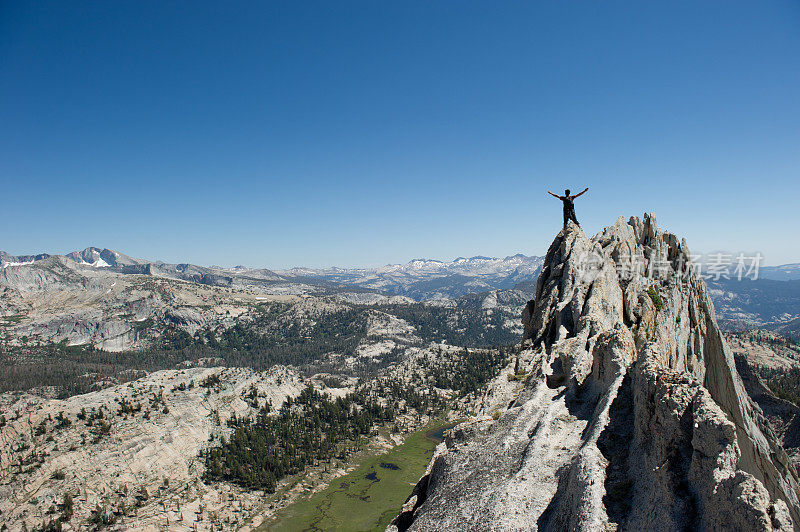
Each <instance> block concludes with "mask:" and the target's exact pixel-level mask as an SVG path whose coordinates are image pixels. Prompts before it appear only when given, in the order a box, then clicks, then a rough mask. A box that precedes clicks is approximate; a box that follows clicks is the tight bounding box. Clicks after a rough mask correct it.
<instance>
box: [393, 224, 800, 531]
mask: <svg viewBox="0 0 800 532" xmlns="http://www.w3.org/2000/svg"><path fill="white" fill-rule="evenodd" d="M523 326H524V334H523V350H522V351H521V353H520V359H521V361H522V363H523V367H525V368H526V369H527V377H526V378H525V379H524V382H523V383H522V384H519V385H518V386H517V387H516V389H514V390H513V400H512V401H511V402H510V404H509V405H508V407H507V408H505V409H504V411H502V412H500V410H503V409H499V410H496V411H495V412H489V411H486V412H483V414H484V416H483V417H479V418H478V420H477V421H473V422H467V423H463V424H461V425H459V426H458V427H456V428H455V429H454V430H453V431H452V432H451V435H450V436H449V437H448V438H447V440H446V441H445V443H443V444H442V445H440V446H439V448H437V452H436V454H435V456H434V458H433V460H432V461H431V464H430V466H429V468H428V472H427V474H426V476H425V477H423V479H422V481H421V482H420V484H419V485H418V486H417V488H416V489H415V494H414V495H413V496H412V498H410V499H409V501H408V502H407V504H406V506H405V507H404V512H403V513H402V514H401V515H400V516H399V517H398V518H397V519H396V520H395V522H394V525H392V526H390V528H392V527H395V528H399V529H406V528H410V529H412V530H443V529H449V528H453V527H460V528H465V527H466V528H468V529H481V530H604V529H605V530H613V529H618V528H621V529H626V530H675V529H699V530H704V529H706V530H721V529H725V530H740V529H750V530H792V529H793V527H796V525H797V524H800V504H798V495H797V493H798V480H797V475H796V472H795V470H794V468H793V467H791V466H790V465H789V460H788V457H787V455H786V453H785V452H784V451H783V449H782V448H781V447H780V445H779V444H778V443H777V440H776V439H775V437H774V436H773V435H772V433H771V431H770V429H769V427H768V426H767V424H766V422H765V420H764V418H763V416H762V414H761V412H760V410H759V409H758V407H757V406H755V405H754V404H753V402H752V401H751V400H750V399H749V397H748V396H747V394H746V392H745V390H744V386H743V384H742V381H741V378H740V377H739V375H738V373H737V372H736V368H735V365H734V361H733V356H732V354H731V352H730V350H729V349H728V347H727V345H726V344H725V342H724V340H723V338H722V335H721V333H720V330H719V327H718V326H717V322H716V318H715V316H714V308H713V305H712V303H711V300H710V298H709V296H708V292H707V290H706V287H705V283H704V282H703V280H702V278H701V277H700V276H699V275H698V274H697V273H696V272H695V271H694V270H693V269H692V268H691V265H690V263H689V252H688V249H687V246H686V242H685V241H681V242H679V241H678V238H677V237H676V236H675V235H673V234H670V233H666V232H663V231H661V230H659V229H658V227H657V225H656V220H655V216H653V215H652V214H651V215H645V216H644V217H643V218H642V219H639V218H636V217H632V218H631V219H630V220H628V221H625V220H624V219H623V218H622V217H620V218H619V219H618V220H617V221H616V223H615V224H614V225H612V226H610V227H607V228H605V229H604V230H603V231H601V232H600V233H599V234H597V235H596V236H594V237H593V238H591V239H589V238H587V237H586V235H585V234H584V232H583V230H582V229H581V228H580V226H577V225H575V224H572V223H570V224H569V225H567V226H566V227H565V228H564V229H563V230H562V231H561V232H560V233H559V234H558V236H556V238H555V240H554V241H553V243H552V245H551V246H550V248H549V250H548V252H547V256H546V259H545V262H544V265H543V267H542V272H541V275H540V276H539V279H538V282H537V287H536V296H535V299H534V300H533V301H531V302H529V303H528V305H527V306H526V307H525V310H524V311H523ZM503 379H506V375H505V374H503V375H501V376H500V380H503ZM500 388H501V387H500V386H499V385H498V386H497V387H496V388H495V389H500ZM486 404H492V402H491V401H490V400H487V401H486ZM493 413H494V414H495V415H494V416H492V415H491V414H493ZM498 413H501V414H502V415H500V416H499V419H497V420H496V421H495V420H494V419H493V418H494V417H497V414H498ZM793 523H794V525H793Z"/></svg>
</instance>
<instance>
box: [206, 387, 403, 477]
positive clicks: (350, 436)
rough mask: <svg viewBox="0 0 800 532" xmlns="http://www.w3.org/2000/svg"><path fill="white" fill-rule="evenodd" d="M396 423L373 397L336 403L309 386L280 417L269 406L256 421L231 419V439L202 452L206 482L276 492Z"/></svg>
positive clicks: (340, 399) (352, 397)
mask: <svg viewBox="0 0 800 532" xmlns="http://www.w3.org/2000/svg"><path fill="white" fill-rule="evenodd" d="M393 418H394V409H393V408H391V407H383V406H381V405H380V404H378V402H377V401H375V400H374V399H372V398H370V397H369V396H366V395H362V394H348V395H347V396H345V397H338V398H335V399H332V398H330V397H328V396H327V395H323V394H321V393H319V392H318V391H317V390H315V389H314V387H313V386H308V387H306V388H305V389H304V390H303V391H302V392H301V393H300V395H299V396H298V397H297V398H295V399H291V398H288V399H287V400H286V402H285V403H284V404H283V405H282V406H281V409H280V411H279V412H278V414H277V415H270V408H269V406H268V405H267V406H265V407H264V408H263V409H262V410H261V412H260V413H259V415H258V416H257V418H256V419H255V420H253V421H248V420H238V419H236V418H233V419H232V424H233V425H234V426H235V428H234V431H233V433H232V434H231V435H230V438H224V439H223V441H222V442H221V444H220V445H219V446H218V447H213V448H210V449H208V450H206V451H204V454H203V458H204V459H205V464H206V478H207V479H209V480H227V481H230V482H234V483H237V484H240V485H242V486H245V487H247V488H250V489H263V490H266V491H268V492H272V491H274V490H275V484H276V482H277V481H278V480H280V479H281V478H282V477H284V476H286V475H292V474H294V473H298V472H300V471H302V470H303V469H304V468H305V467H306V466H308V465H310V464H314V463H316V462H319V461H320V460H328V459H331V458H333V457H335V456H339V455H341V453H342V452H343V451H342V445H341V444H342V443H343V442H347V441H355V440H357V439H358V438H359V437H360V436H362V435H365V434H369V433H370V431H371V430H372V427H373V426H374V425H375V424H379V423H384V422H386V421H389V420H391V419H393ZM342 457H343V456H342Z"/></svg>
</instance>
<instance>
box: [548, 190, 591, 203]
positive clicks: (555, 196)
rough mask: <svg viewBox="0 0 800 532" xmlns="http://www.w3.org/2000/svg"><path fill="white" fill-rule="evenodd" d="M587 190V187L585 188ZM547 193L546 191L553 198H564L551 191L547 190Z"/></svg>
mask: <svg viewBox="0 0 800 532" xmlns="http://www.w3.org/2000/svg"><path fill="white" fill-rule="evenodd" d="M587 190H588V189H587ZM584 192H585V191H584ZM547 193H548V194H550V195H551V196H553V197H554V198H558V199H560V200H563V199H564V198H562V197H561V196H559V195H557V194H553V193H552V192H550V191H549V190H548V191H547ZM581 194H583V192H581Z"/></svg>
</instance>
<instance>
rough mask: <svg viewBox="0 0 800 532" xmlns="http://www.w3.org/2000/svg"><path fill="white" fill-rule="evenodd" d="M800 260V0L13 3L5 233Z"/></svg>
mask: <svg viewBox="0 0 800 532" xmlns="http://www.w3.org/2000/svg"><path fill="white" fill-rule="evenodd" d="M585 186H589V187H590V191H589V193H588V194H587V195H586V196H584V197H582V198H579V199H578V200H577V201H576V205H577V212H578V218H579V220H580V221H581V223H582V224H583V226H584V227H585V229H586V231H587V232H588V233H590V234H594V233H595V232H596V231H598V230H600V229H601V228H602V227H603V226H605V225H608V224H611V223H613V221H614V220H615V219H616V217H617V216H619V215H620V214H624V215H625V216H626V217H627V216H629V215H632V214H641V213H642V212H644V211H654V212H656V214H657V216H658V219H659V222H660V223H661V224H662V225H663V226H665V227H666V228H668V229H670V230H672V231H674V232H676V233H678V234H679V235H680V236H685V237H686V239H687V240H688V242H689V245H690V248H691V249H692V251H695V250H697V251H713V250H728V251H732V252H736V251H742V250H743V251H761V252H762V253H763V254H764V255H765V256H766V261H767V263H769V264H780V263H785V262H796V261H798V260H800V239H798V229H800V207H799V206H798V202H800V3H798V2H797V1H794V0H792V1H779V0H778V1H771V2H752V1H751V2H739V1H731V0H724V1H703V2H696V1H691V2H680V1H670V2H642V1H640V0H633V1H630V2H616V1H605V0H604V1H602V2H598V1H595V0H592V1H585V2H584V1H575V0H571V1H569V2H547V3H545V2H489V1H481V2H470V1H452V2H439V1H433V2H431V1H419V2H415V1H402V2H400V1H397V2H383V1H380V2H376V1H374V0H367V1H364V2H346V1H336V2H332V1H329V0H326V1H319V2H283V1H280V2H279V1H274V2H267V1H258V2H252V3H247V2H233V3H228V2H215V3H211V2H198V1H191V2H190V1H187V2H165V1H157V2H146V1H141V0H137V1H131V2H117V1H106V0H103V1H99V2H63V1H56V2H11V1H9V2H2V3H0V249H3V250H6V251H9V252H11V253H14V254H21V253H30V252H40V251H48V252H56V253H63V252H67V251H70V250H73V249H82V248H84V247H86V246H89V245H96V246H101V247H110V248H113V249H117V250H119V251H122V252H125V253H128V254H131V255H134V256H139V257H144V258H151V259H156V258H160V259H163V260H167V261H171V262H174V261H180V262H193V263H197V264H206V265H208V264H222V265H233V264H246V265H250V266H264V267H273V268H278V267H287V266H294V265H309V266H327V265H334V264H335V265H343V266H352V265H377V264H384V263H389V262H405V261H407V260H409V259H411V258H414V257H431V258H440V259H447V258H453V257H456V256H459V255H474V254H482V255H499V256H505V255H509V254H513V253H517V252H523V253H526V254H543V253H544V252H545V251H546V249H547V246H548V245H549V243H550V242H551V241H552V238H553V237H554V236H555V234H556V233H557V232H558V230H559V229H560V226H561V205H560V202H558V201H557V200H554V199H553V198H550V197H549V196H547V195H546V193H545V192H546V190H547V189H552V190H553V191H554V192H559V191H563V189H564V188H565V187H569V188H571V189H572V190H581V189H582V188H583V187H585Z"/></svg>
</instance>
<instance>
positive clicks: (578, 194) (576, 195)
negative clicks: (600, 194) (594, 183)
mask: <svg viewBox="0 0 800 532" xmlns="http://www.w3.org/2000/svg"><path fill="white" fill-rule="evenodd" d="M587 190H589V187H586V188H584V189H583V192H578V193H577V194H575V195H574V196H572V197H573V198H577V197H578V196H580V195H581V194H585V193H586V191H587Z"/></svg>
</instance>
